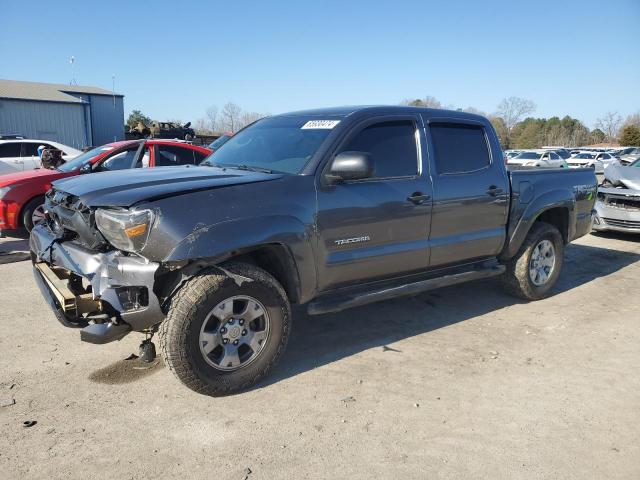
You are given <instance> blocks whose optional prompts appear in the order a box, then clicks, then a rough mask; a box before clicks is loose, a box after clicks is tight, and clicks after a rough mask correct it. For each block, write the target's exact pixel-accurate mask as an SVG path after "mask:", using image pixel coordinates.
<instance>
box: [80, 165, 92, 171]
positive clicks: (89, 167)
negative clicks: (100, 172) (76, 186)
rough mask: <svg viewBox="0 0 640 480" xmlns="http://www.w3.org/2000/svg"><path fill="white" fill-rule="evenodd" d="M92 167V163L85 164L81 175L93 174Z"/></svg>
mask: <svg viewBox="0 0 640 480" xmlns="http://www.w3.org/2000/svg"><path fill="white" fill-rule="evenodd" d="M91 167H92V165H91V164H90V163H85V164H84V165H83V166H82V167H80V173H91Z"/></svg>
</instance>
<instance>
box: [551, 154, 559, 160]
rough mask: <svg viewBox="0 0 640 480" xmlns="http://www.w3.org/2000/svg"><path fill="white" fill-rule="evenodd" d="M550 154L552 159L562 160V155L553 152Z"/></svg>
mask: <svg viewBox="0 0 640 480" xmlns="http://www.w3.org/2000/svg"><path fill="white" fill-rule="evenodd" d="M550 155H551V160H560V155H558V154H557V153H555V152H551V153H550Z"/></svg>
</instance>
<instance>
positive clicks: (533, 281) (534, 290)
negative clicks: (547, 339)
mask: <svg viewBox="0 0 640 480" xmlns="http://www.w3.org/2000/svg"><path fill="white" fill-rule="evenodd" d="M563 258H564V242H563V240H562V235H560V232H559V231H558V229H557V228H556V227H554V226H553V225H550V224H548V223H545V222H535V223H534V224H533V226H532V227H531V230H530V231H529V233H528V235H527V237H526V238H525V241H524V242H523V244H522V246H521V247H520V250H519V251H518V253H517V254H516V255H515V256H514V257H513V258H512V259H511V260H509V262H507V264H506V267H507V271H506V272H505V273H504V275H503V277H502V279H503V283H504V285H505V287H506V289H507V291H509V293H511V294H513V295H516V296H518V297H520V298H524V299H525V300H539V299H541V298H544V297H545V296H546V295H547V293H549V290H551V288H552V287H553V286H554V285H555V283H556V281H557V280H558V277H559V276H560V271H561V269H562V263H563Z"/></svg>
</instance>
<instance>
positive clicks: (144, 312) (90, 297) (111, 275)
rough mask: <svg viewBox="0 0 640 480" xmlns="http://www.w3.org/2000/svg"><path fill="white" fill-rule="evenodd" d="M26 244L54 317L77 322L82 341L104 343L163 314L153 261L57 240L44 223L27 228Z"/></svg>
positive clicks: (150, 323)
mask: <svg viewBox="0 0 640 480" xmlns="http://www.w3.org/2000/svg"><path fill="white" fill-rule="evenodd" d="M30 250H31V257H32V260H33V263H34V270H33V273H34V276H35V278H36V283H37V284H38V286H39V287H40V290H41V292H42V294H43V296H44V297H45V299H46V300H47V302H48V303H49V305H50V306H51V308H52V309H53V311H54V313H55V315H56V318H57V319H58V320H59V321H60V323H62V324H63V325H65V326H67V327H72V328H82V330H81V333H80V338H81V339H82V340H83V341H87V342H90V343H108V342H111V341H113V340H119V339H121V338H122V337H124V336H125V335H126V334H127V333H128V332H130V331H132V330H134V331H144V330H145V329H148V328H150V327H152V326H153V325H156V324H158V323H160V322H161V321H162V320H163V319H164V313H163V312H162V310H161V308H160V301H159V300H158V298H157V297H156V295H155V293H154V292H153V285H154V281H155V274H156V271H157V269H158V267H159V264H157V263H154V262H150V261H148V260H146V259H144V258H141V257H137V256H133V255H125V254H123V253H122V252H120V251H111V252H107V253H100V252H96V251H92V250H88V249H86V248H84V247H82V246H80V245H78V244H75V243H73V242H58V241H57V240H56V238H55V236H54V235H53V234H52V233H51V232H50V231H49V229H48V228H47V227H46V226H44V225H38V226H36V227H35V228H34V229H33V231H32V232H31V239H30ZM132 295H135V297H132ZM132 298H135V299H134V300H132Z"/></svg>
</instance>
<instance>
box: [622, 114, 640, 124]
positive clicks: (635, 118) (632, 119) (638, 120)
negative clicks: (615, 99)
mask: <svg viewBox="0 0 640 480" xmlns="http://www.w3.org/2000/svg"><path fill="white" fill-rule="evenodd" d="M627 125H635V126H636V127H640V112H638V113H634V114H632V115H629V116H628V117H627V118H625V120H624V124H623V126H625V127H626V126H627Z"/></svg>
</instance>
